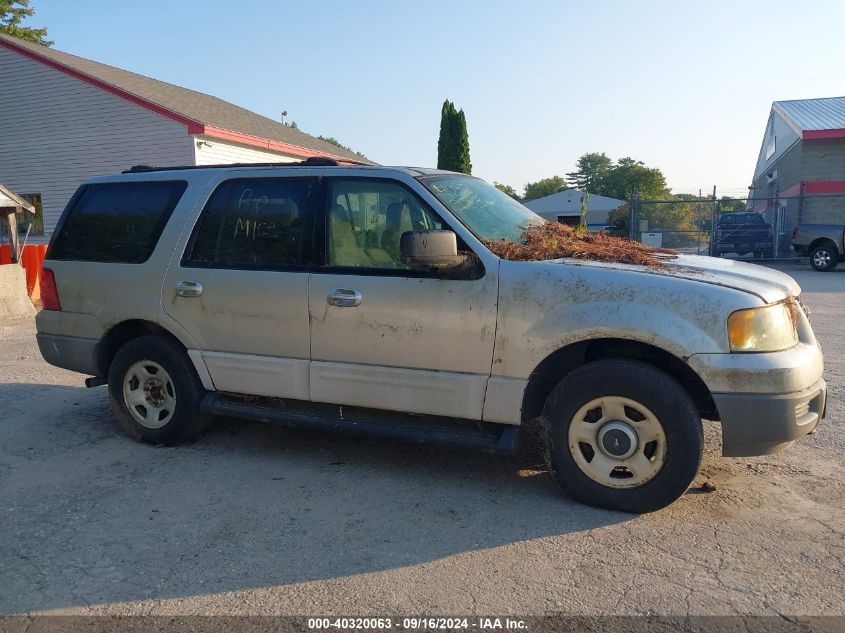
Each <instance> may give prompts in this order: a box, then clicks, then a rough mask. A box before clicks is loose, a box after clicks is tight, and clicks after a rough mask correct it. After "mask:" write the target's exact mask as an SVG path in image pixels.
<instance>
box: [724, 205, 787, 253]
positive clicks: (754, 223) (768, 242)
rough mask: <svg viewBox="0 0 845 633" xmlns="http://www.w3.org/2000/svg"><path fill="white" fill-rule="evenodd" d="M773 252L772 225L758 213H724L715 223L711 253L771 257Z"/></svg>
mask: <svg viewBox="0 0 845 633" xmlns="http://www.w3.org/2000/svg"><path fill="white" fill-rule="evenodd" d="M773 252H774V249H773V242H772V227H771V225H769V224H768V223H767V222H766V221H765V220H764V219H763V216H761V215H760V214H759V213H725V214H724V215H722V216H720V217H719V222H718V224H717V225H716V245H715V248H714V249H713V254H714V255H715V256H716V257H721V256H722V255H724V254H725V253H736V254H737V255H751V254H753V255H754V256H755V257H771V256H772V254H773Z"/></svg>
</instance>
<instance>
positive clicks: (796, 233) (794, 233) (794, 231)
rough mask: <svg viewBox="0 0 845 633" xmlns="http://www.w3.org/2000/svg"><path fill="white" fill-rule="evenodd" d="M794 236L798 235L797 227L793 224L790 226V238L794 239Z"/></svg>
mask: <svg viewBox="0 0 845 633" xmlns="http://www.w3.org/2000/svg"><path fill="white" fill-rule="evenodd" d="M796 237H798V227H797V226H793V227H792V239H793V240H794V239H795V238H796Z"/></svg>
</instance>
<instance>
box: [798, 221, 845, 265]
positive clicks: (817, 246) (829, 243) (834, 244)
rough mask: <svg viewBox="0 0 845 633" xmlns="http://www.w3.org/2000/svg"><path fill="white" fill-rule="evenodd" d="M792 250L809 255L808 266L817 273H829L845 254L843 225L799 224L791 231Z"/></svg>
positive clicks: (844, 228)
mask: <svg viewBox="0 0 845 633" xmlns="http://www.w3.org/2000/svg"><path fill="white" fill-rule="evenodd" d="M792 250H794V251H795V252H796V253H797V254H798V255H809V256H810V265H811V266H812V267H813V268H815V269H816V270H818V271H819V272H823V273H826V272H830V271H831V270H833V269H834V268H836V265H837V264H838V263H839V258H840V257H842V254H843V253H845V225H842V224H799V225H798V226H796V227H795V228H794V229H792Z"/></svg>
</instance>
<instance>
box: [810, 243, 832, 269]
mask: <svg viewBox="0 0 845 633" xmlns="http://www.w3.org/2000/svg"><path fill="white" fill-rule="evenodd" d="M838 263H839V251H837V250H836V247H835V246H833V244H821V245H819V246H816V247H815V248H814V249H813V250H812V251H811V252H810V265H811V266H812V267H813V268H815V269H816V270H818V271H819V272H822V273H826V272H829V271H831V270H833V269H834V268H836V265H837V264H838Z"/></svg>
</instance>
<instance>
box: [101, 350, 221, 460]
mask: <svg viewBox="0 0 845 633" xmlns="http://www.w3.org/2000/svg"><path fill="white" fill-rule="evenodd" d="M139 361H149V362H151V363H154V364H157V365H158V366H159V367H160V368H163V369H164V371H165V372H166V373H167V374H168V375H169V378H170V380H169V381H167V382H168V383H169V384H170V386H171V387H172V390H173V393H172V394H171V395H172V397H173V399H174V400H173V402H174V406H173V408H172V409H173V410H172V411H170V410H167V411H165V413H166V414H167V415H169V416H170V417H169V419H168V420H167V421H166V423H164V425H163V426H161V427H159V428H148V426H145V425H143V424H141V423H140V422H139V421H138V420H136V418H135V417H134V416H133V414H132V413H130V411H129V406H130V405H129V404H128V403H127V398H126V396H125V395H124V380H125V378H126V376H127V372H128V371H129V369H130V368H131V367H133V366H134V365H136V363H138V362H139ZM151 366H152V365H150V366H147V367H148V368H149V367H151ZM136 382H137V381H136ZM130 388H131V387H130V386H127V389H130ZM136 388H137V387H136ZM142 390H143V387H142ZM206 393H207V392H206V391H205V389H204V388H203V386H202V382H200V379H199V376H197V372H196V370H195V369H194V366H193V363H191V360H190V358H188V355H187V354H186V353H185V350H184V349H183V348H182V347H181V346H180V345H179V344H178V343H176V342H174V341H171V340H169V339H167V338H164V337H161V336H141V337H138V338H136V339H132V340H131V341H129V342H128V343H126V344H125V345H124V346H123V347H121V348H120V349H119V350H118V352H117V354H116V355H115V357H114V360H113V361H112V364H111V367H110V368H109V400H110V401H111V405H112V410H113V411H114V414H115V417H117V420H118V422H119V423H120V426H121V427H122V428H123V429H124V430H125V431H126V433H127V434H128V435H129V436H130V437H132V438H134V439H136V440H139V441H141V442H147V443H150V444H165V445H167V446H172V445H175V444H179V443H182V442H185V441H188V440H190V439H193V438H194V437H196V436H197V435H199V434H200V433H202V432H203V431H204V430H205V429H206V427H207V426H208V424H209V422H210V421H211V416H208V415H205V414H202V413H200V411H199V403H200V401H201V400H202V398H203V396H204V395H205V394H206ZM141 395H143V394H141ZM137 406H138V405H136V410H137ZM141 410H142V411H143V410H144V409H143V403H142V404H141Z"/></svg>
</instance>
